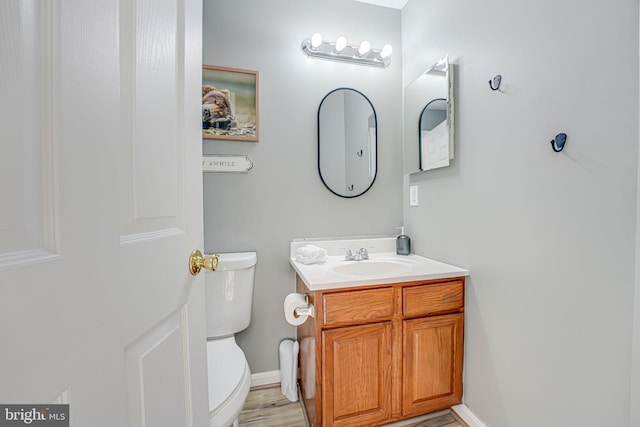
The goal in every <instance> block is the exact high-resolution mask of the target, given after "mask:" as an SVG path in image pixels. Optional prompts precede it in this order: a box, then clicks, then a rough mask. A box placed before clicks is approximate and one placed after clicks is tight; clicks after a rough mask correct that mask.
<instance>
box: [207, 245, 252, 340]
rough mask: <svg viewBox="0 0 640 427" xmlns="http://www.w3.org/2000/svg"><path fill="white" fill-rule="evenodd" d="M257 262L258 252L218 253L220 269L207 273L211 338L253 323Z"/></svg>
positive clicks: (208, 334) (233, 331) (208, 330)
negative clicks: (252, 309)
mask: <svg viewBox="0 0 640 427" xmlns="http://www.w3.org/2000/svg"><path fill="white" fill-rule="evenodd" d="M256 261H257V256H256V253H255V252H237V253H224V254H218V268H217V269H216V271H213V272H209V273H207V274H206V275H205V294H206V299H207V301H206V311H207V337H208V338H220V337H224V336H228V335H232V334H235V333H236V332H240V331H242V330H243V329H246V328H247V326H249V323H250V322H251V305H252V302H253V279H254V274H255V265H256Z"/></svg>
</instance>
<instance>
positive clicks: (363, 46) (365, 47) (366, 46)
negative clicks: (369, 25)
mask: <svg viewBox="0 0 640 427" xmlns="http://www.w3.org/2000/svg"><path fill="white" fill-rule="evenodd" d="M370 50H371V43H369V42H368V41H366V40H365V41H363V42H362V43H360V47H359V48H358V53H359V54H360V56H362V55H366V54H367V53H369V51H370Z"/></svg>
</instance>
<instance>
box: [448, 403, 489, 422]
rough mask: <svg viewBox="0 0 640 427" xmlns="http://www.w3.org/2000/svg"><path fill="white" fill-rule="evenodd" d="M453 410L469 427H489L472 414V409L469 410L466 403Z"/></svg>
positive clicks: (454, 407)
mask: <svg viewBox="0 0 640 427" xmlns="http://www.w3.org/2000/svg"><path fill="white" fill-rule="evenodd" d="M451 409H452V410H453V412H455V413H456V415H457V416H459V417H460V418H462V421H464V422H465V423H467V424H469V427H489V426H487V425H486V424H485V423H483V422H482V421H480V418H478V417H477V416H476V414H474V413H473V412H471V409H469V407H468V406H467V405H465V404H464V403H462V404H460V405H456V406H453V407H452V408H451Z"/></svg>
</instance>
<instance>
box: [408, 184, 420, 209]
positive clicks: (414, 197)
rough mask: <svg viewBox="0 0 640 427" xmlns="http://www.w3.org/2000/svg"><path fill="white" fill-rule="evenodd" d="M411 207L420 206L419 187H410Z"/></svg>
mask: <svg viewBox="0 0 640 427" xmlns="http://www.w3.org/2000/svg"><path fill="white" fill-rule="evenodd" d="M409 206H418V186H417V185H410V186H409Z"/></svg>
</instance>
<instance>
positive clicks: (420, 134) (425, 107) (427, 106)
mask: <svg viewBox="0 0 640 427" xmlns="http://www.w3.org/2000/svg"><path fill="white" fill-rule="evenodd" d="M438 101H443V102H444V104H445V110H444V112H445V118H444V120H443V121H444V122H446V123H447V136H448V137H449V159H451V156H452V155H451V144H452V141H451V124H450V122H449V116H450V114H449V106H450V104H449V101H447V99H446V98H433V99H432V100H431V101H429V102H427V105H425V106H424V108H423V109H422V111H420V115H419V116H418V167H419V168H420V170H421V171H426V170H431V169H437V168H438V167H444V166H438V167H434V168H429V169H425V168H424V165H423V164H422V151H423V146H422V142H423V141H422V131H423V129H422V119H423V117H424V113H425V112H426V111H427V109H428V108H429V105H431V104H433V103H435V102H438ZM441 123H442V122H440V123H438V124H437V125H436V126H434V127H433V129H435V128H436V127H438V126H440V124H441ZM430 130H431V129H430ZM447 166H448V163H447Z"/></svg>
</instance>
